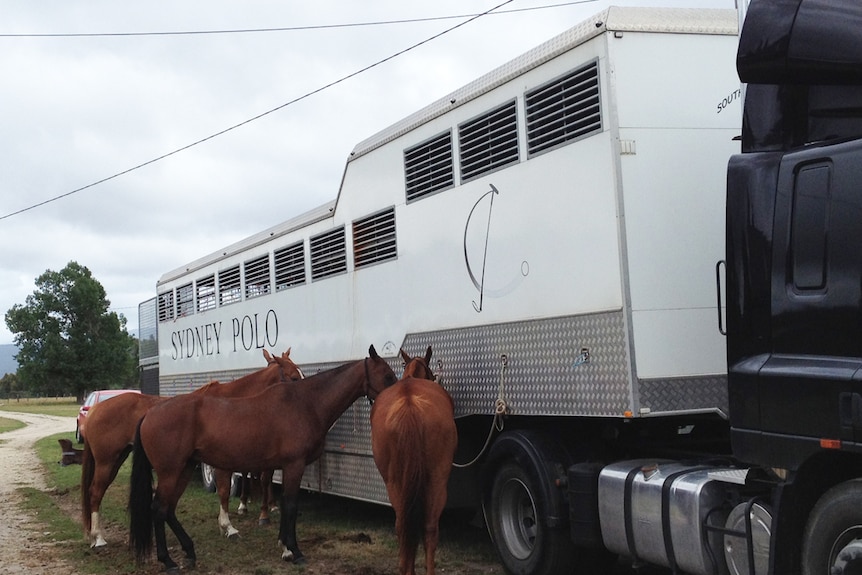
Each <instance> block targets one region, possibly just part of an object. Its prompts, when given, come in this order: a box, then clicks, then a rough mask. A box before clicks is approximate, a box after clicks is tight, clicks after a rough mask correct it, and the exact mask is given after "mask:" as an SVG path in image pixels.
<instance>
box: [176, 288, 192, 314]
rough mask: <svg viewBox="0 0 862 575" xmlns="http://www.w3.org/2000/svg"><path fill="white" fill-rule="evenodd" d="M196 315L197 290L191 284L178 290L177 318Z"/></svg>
mask: <svg viewBox="0 0 862 575" xmlns="http://www.w3.org/2000/svg"><path fill="white" fill-rule="evenodd" d="M193 313H195V290H194V288H193V287H192V284H191V283H187V284H186V285H183V286H180V287H178V288H177V317H184V316H187V315H192V314H193Z"/></svg>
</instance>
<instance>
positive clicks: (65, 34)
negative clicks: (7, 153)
mask: <svg viewBox="0 0 862 575" xmlns="http://www.w3.org/2000/svg"><path fill="white" fill-rule="evenodd" d="M597 1H598V0H576V1H573V2H563V3H560V4H546V5H544V6H531V7H529V8H513V9H510V10H500V11H494V9H493V8H492V9H491V10H489V11H486V12H482V13H479V14H455V15H450V16H429V17H427V18H406V19H402V20H378V21H370V22H350V23H346V24H315V25H309V26H285V27H278V28H239V29H225V30H181V31H173V32H58V33H41V34H40V33H30V34H2V33H0V38H102V37H134V36H203V35H214V34H259V33H267V32H298V31H307V30H327V29H337V28H361V27H367V26H389V25H394V24H414V23H419V22H435V21H440V20H456V19H462V18H470V19H471V20H472V19H475V18H478V17H479V16H486V15H493V16H499V15H503V14H514V13H518V12H530V11H534V10H547V9H550V8H562V7H565V6H573V5H576V4H591V3H593V2H597ZM491 12H493V14H491ZM469 21H470V20H467V22H469ZM465 23H466V22H465Z"/></svg>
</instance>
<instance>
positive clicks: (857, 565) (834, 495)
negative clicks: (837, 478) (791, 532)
mask: <svg viewBox="0 0 862 575" xmlns="http://www.w3.org/2000/svg"><path fill="white" fill-rule="evenodd" d="M858 573H862V480H859V479H855V480H852V481H847V482H845V483H841V484H839V485H836V486H835V487H833V488H832V489H830V490H829V491H827V492H826V493H825V494H824V495H823V497H821V498H820V500H819V501H818V502H817V504H816V505H815V506H814V509H813V510H812V511H811V515H809V516H808V522H807V524H806V525H805V534H804V536H803V540H802V575H851V574H858Z"/></svg>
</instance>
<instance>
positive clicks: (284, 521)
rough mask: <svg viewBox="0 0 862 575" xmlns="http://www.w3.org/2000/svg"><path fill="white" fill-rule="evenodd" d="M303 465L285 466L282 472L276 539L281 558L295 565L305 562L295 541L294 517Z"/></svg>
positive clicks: (295, 515) (297, 512) (296, 511)
mask: <svg viewBox="0 0 862 575" xmlns="http://www.w3.org/2000/svg"><path fill="white" fill-rule="evenodd" d="M303 469H304V467H303V465H302V463H300V464H299V465H294V466H293V468H289V467H285V468H283V469H282V470H281V474H282V483H281V484H282V488H283V490H282V494H281V520H280V521H279V528H278V541H279V543H281V546H282V552H281V558H282V560H284V561H293V562H294V563H295V564H297V565H302V564H304V563H305V557H304V556H303V555H302V552H301V551H300V550H299V544H298V543H297V541H296V517H297V515H298V514H299V506H298V499H299V484H300V482H301V480H302V472H303Z"/></svg>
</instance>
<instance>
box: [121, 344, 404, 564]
mask: <svg viewBox="0 0 862 575" xmlns="http://www.w3.org/2000/svg"><path fill="white" fill-rule="evenodd" d="M368 353H369V357H368V358H366V359H364V360H360V361H355V362H351V363H348V364H345V365H343V366H341V367H337V368H335V369H331V370H328V371H324V372H321V373H318V374H317V375H314V376H311V377H307V378H305V379H303V380H300V381H297V382H295V383H293V384H291V385H274V386H271V387H269V388H267V389H266V390H264V391H263V392H261V393H260V394H258V395H255V396H253V397H246V398H242V399H233V398H215V397H210V396H208V395H207V394H188V395H181V396H177V397H174V398H171V399H170V400H168V401H165V402H162V403H160V404H159V405H157V406H155V407H153V408H152V409H150V411H149V412H147V414H146V415H145V416H144V419H143V420H142V421H141V423H140V425H139V427H138V433H137V435H136V437H135V448H134V455H133V459H132V478H131V486H130V490H129V511H130V518H131V521H130V527H131V529H130V538H129V539H130V544H131V546H132V547H133V548H134V549H135V554H136V556H137V558H138V560H139V561H140V560H142V559H143V558H144V557H146V556H147V555H148V554H149V552H150V550H151V549H152V545H153V533H155V540H156V553H157V556H158V559H159V561H161V562H162V563H163V564H164V566H165V570H166V571H168V572H177V570H178V567H177V564H176V563H175V562H174V561H173V560H172V559H171V557H170V555H169V554H168V547H167V542H166V539H165V523H167V524H168V525H169V526H170V528H171V530H172V531H173V532H174V534H175V535H176V536H177V539H178V540H179V542H180V545H181V546H182V548H183V550H184V551H185V554H186V558H187V562H188V564H189V566H193V565H194V564H195V561H196V555H195V549H194V543H193V542H192V540H191V538H190V537H189V535H188V533H186V531H185V530H184V529H183V527H182V525H181V524H180V522H179V520H178V519H177V516H176V507H177V502H178V501H179V499H180V496H181V495H182V494H183V491H185V488H186V486H187V485H188V482H189V480H190V478H191V474H192V472H193V470H194V466H195V464H196V463H197V462H198V461H204V462H206V463H209V464H210V465H212V466H213V467H216V468H221V469H242V470H251V471H261V470H265V469H276V468H280V469H281V472H282V496H281V502H280V511H281V521H280V526H279V534H278V540H279V543H280V544H281V546H282V559H284V560H285V561H290V560H291V559H292V560H293V561H295V562H297V563H302V562H304V557H303V555H302V553H301V552H300V550H299V546H298V545H297V539H296V517H297V497H298V495H299V487H300V483H301V480H302V474H303V472H304V471H305V467H306V465H308V464H310V463H312V462H314V461H315V460H317V459H318V458H319V457H320V455H321V454H322V453H323V445H324V439H325V437H326V432H327V431H328V430H329V428H330V427H331V426H332V424H333V423H335V421H336V420H337V419H338V417H339V416H340V415H341V414H342V413H343V412H344V411H345V410H346V409H347V408H348V407H350V406H351V405H352V404H353V402H354V401H356V400H357V399H359V398H360V397H362V396H363V395H364V396H367V397H368V399H369V400H373V399H374V398H375V397H377V395H378V394H379V393H380V392H381V391H383V390H384V389H385V388H386V387H388V386H390V385H392V384H393V383H395V380H396V377H395V374H394V373H392V369H391V368H390V367H389V365H388V364H387V363H386V361H384V360H383V359H381V358H380V357H379V356H378V355H377V352H376V351H375V349H374V346H371V347H370V348H369V350H368ZM153 471H155V472H156V475H157V476H158V485H157V487H156V488H155V494H154V493H153V475H152V472H153Z"/></svg>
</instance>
